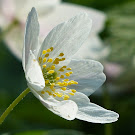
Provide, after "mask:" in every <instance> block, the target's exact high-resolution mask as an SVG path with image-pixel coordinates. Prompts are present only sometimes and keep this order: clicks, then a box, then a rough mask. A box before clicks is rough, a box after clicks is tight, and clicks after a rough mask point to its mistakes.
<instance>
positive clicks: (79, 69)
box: [68, 60, 106, 96]
mask: <svg viewBox="0 0 135 135" xmlns="http://www.w3.org/2000/svg"><path fill="white" fill-rule="evenodd" d="M68 67H70V68H72V71H73V74H72V75H71V76H70V78H71V80H75V81H77V82H78V84H77V85H75V86H72V85H71V86H70V88H74V89H76V90H77V91H79V92H82V93H84V94H86V95H87V96H89V95H91V94H92V93H93V92H94V91H95V90H96V89H98V88H99V87H100V86H101V85H102V84H103V83H104V81H105V79H106V77H105V75H104V73H103V66H102V65H101V64H100V63H99V62H97V61H93V60H71V62H70V63H69V64H68Z"/></svg>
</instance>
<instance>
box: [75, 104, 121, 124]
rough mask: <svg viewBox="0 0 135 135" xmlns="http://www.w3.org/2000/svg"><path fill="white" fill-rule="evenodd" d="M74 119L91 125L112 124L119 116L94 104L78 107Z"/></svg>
mask: <svg viewBox="0 0 135 135" xmlns="http://www.w3.org/2000/svg"><path fill="white" fill-rule="evenodd" d="M76 118H77V119H80V120H84V121H88V122H92V123H112V122H115V121H117V120H118V118H119V114H117V113H116V112H113V111H110V110H106V109H104V108H102V107H100V106H98V105H96V104H93V103H87V104H83V105H82V106H79V110H78V113H77V116H76Z"/></svg>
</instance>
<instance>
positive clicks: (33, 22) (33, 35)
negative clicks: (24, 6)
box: [22, 8, 40, 71]
mask: <svg viewBox="0 0 135 135" xmlns="http://www.w3.org/2000/svg"><path fill="white" fill-rule="evenodd" d="M38 36H39V23H38V18H37V13H36V10H35V8H32V10H31V12H30V13H29V15H28V18H27V24H26V29H25V39H24V47H23V56H22V57H23V58H22V63H23V68H24V71H25V68H26V66H27V63H28V59H29V53H30V50H32V52H33V53H34V55H35V57H37V53H38V50H39V47H40V46H39V44H38Z"/></svg>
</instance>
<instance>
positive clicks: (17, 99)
mask: <svg viewBox="0 0 135 135" xmlns="http://www.w3.org/2000/svg"><path fill="white" fill-rule="evenodd" d="M29 92H30V89H29V88H27V89H26V90H24V91H23V92H22V93H21V94H20V95H19V96H18V97H17V98H16V99H15V100H14V101H13V102H12V104H10V106H9V107H8V108H7V109H6V110H5V112H4V113H3V114H2V115H1V117H0V124H2V122H3V121H4V120H5V118H6V117H7V116H8V114H9V113H10V112H11V111H12V110H13V108H14V107H15V106H16V105H17V104H18V103H19V102H20V101H21V100H22V99H23V98H24V97H25V96H26V95H27V94H28V93H29Z"/></svg>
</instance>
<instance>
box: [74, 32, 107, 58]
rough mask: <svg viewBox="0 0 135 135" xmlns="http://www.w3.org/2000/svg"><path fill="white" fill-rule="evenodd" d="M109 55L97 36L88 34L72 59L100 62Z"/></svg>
mask: <svg viewBox="0 0 135 135" xmlns="http://www.w3.org/2000/svg"><path fill="white" fill-rule="evenodd" d="M109 53H110V48H109V47H105V46H104V44H103V41H102V40H101V39H100V38H99V37H98V36H97V35H92V34H90V36H89V37H88V39H87V40H86V42H84V44H83V45H82V47H81V48H80V49H79V50H78V51H77V53H76V54H75V55H74V56H73V58H74V59H78V58H80V59H93V60H99V59H100V60H101V59H103V58H105V57H106V56H108V54H109Z"/></svg>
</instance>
